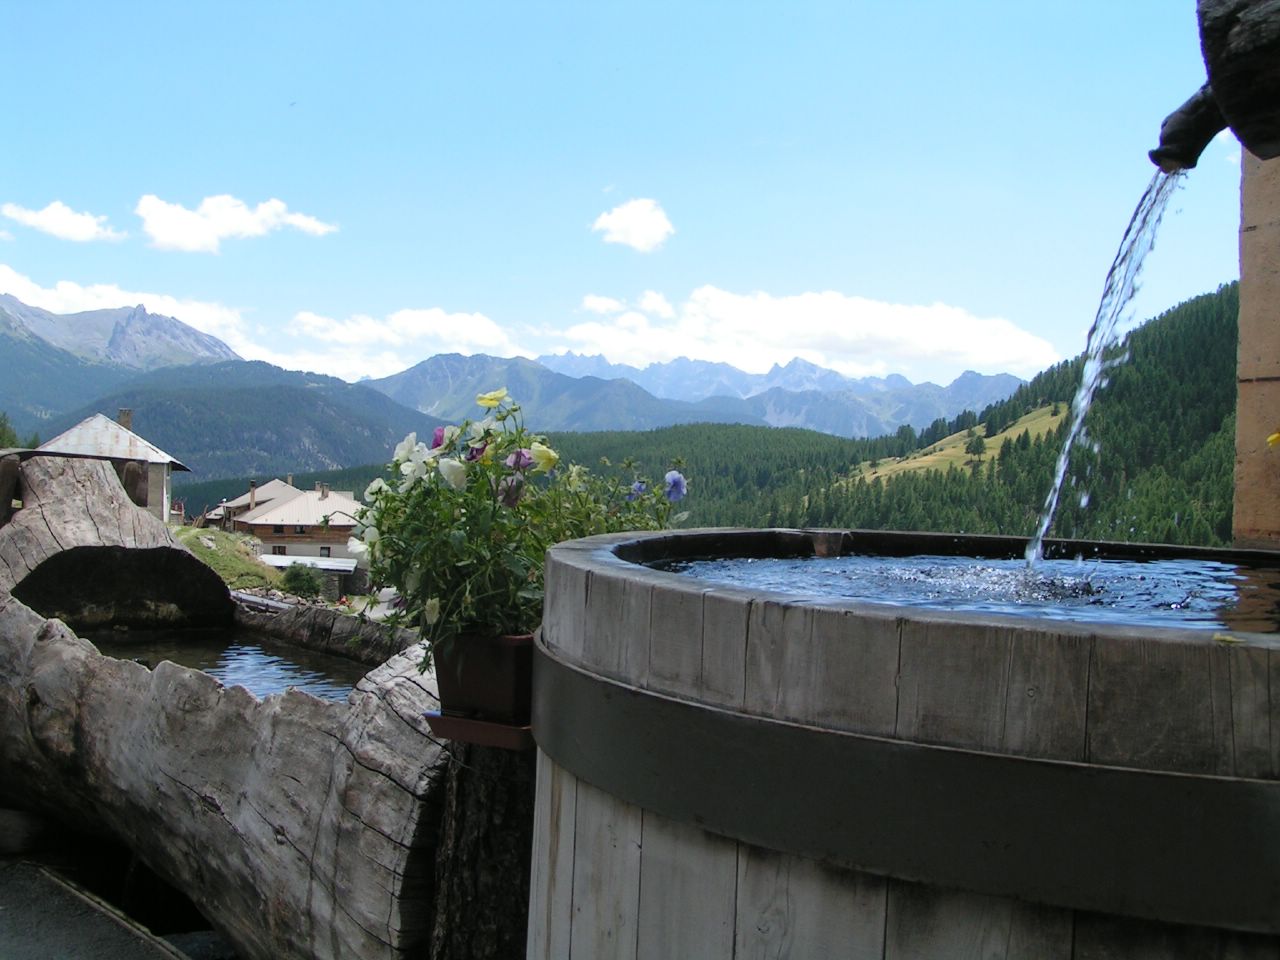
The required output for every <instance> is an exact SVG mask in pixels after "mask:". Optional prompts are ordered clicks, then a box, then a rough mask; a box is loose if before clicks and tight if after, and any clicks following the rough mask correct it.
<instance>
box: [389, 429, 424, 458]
mask: <svg viewBox="0 0 1280 960" xmlns="http://www.w3.org/2000/svg"><path fill="white" fill-rule="evenodd" d="M417 445H418V434H417V432H416V431H415V432H413V433H411V434H409V435H408V436H407V437H405V438H404V439H403V440H401V441H400V442H399V443H397V444H396V452H395V453H394V454H392V459H393V460H408V459H409V452H410V451H411V450H413V448H414V447H416V446H417Z"/></svg>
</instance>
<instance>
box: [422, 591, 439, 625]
mask: <svg viewBox="0 0 1280 960" xmlns="http://www.w3.org/2000/svg"><path fill="white" fill-rule="evenodd" d="M422 619H424V620H425V621H426V622H427V626H432V625H433V624H434V623H435V622H436V621H437V620H439V619H440V598H439V597H432V598H431V599H430V600H428V601H427V602H426V603H425V604H423V607H422Z"/></svg>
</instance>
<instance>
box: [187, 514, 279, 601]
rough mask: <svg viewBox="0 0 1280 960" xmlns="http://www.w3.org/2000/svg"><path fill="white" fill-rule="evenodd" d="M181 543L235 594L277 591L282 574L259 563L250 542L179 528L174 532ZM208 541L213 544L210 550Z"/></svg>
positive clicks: (212, 531)
mask: <svg viewBox="0 0 1280 960" xmlns="http://www.w3.org/2000/svg"><path fill="white" fill-rule="evenodd" d="M173 533H174V536H176V537H177V538H178V542H179V543H181V544H182V545H183V546H184V547H186V548H187V549H188V550H190V551H191V552H192V553H194V554H195V555H196V557H197V558H199V559H200V560H202V561H204V562H205V563H206V564H208V565H209V566H210V567H212V568H213V571H214V573H216V574H217V575H218V576H220V577H221V578H222V579H223V581H224V582H225V583H226V584H227V586H229V587H231V588H232V589H233V590H245V589H248V588H249V587H274V586H277V584H278V582H279V580H280V572H279V571H278V570H276V569H275V568H274V567H269V566H267V565H266V564H265V563H263V562H262V561H260V560H259V559H258V555H257V553H256V552H255V550H254V549H253V545H252V543H251V542H250V538H248V537H245V536H242V535H240V534H233V533H225V532H223V531H222V530H217V529H201V530H197V529H196V528H195V527H177V528H175V529H174V531H173ZM205 541H212V542H213V546H212V547H210V546H208V545H207V544H206V542H205Z"/></svg>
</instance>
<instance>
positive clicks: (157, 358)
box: [0, 293, 240, 370]
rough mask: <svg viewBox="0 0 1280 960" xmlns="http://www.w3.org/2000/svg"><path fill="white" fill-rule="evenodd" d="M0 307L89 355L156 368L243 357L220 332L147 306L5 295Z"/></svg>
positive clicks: (23, 324) (36, 331)
mask: <svg viewBox="0 0 1280 960" xmlns="http://www.w3.org/2000/svg"><path fill="white" fill-rule="evenodd" d="M0 310H2V311H4V312H5V313H6V314H8V318H9V321H10V324H11V325H12V324H14V322H16V325H17V326H18V327H20V328H22V329H25V330H26V331H28V332H29V333H30V334H32V335H33V336H35V337H37V338H39V339H40V340H43V341H44V342H45V343H48V344H50V345H52V346H54V347H57V348H58V349H60V350H65V351H66V352H67V353H70V354H72V355H74V356H77V357H80V358H81V359H83V360H90V361H93V362H96V363H109V364H118V365H120V366H122V367H129V368H131V369H134V370H154V369H155V368H157V367H173V366H181V365H184V364H190V363H207V362H216V361H219V360H239V359H240V356H239V355H238V354H237V353H236V352H235V351H234V350H232V349H231V348H230V347H228V346H227V345H226V344H225V343H223V342H222V341H221V340H219V339H218V338H217V337H213V336H210V335H209V334H207V333H201V332H200V331H199V330H197V329H196V328H195V327H192V326H188V325H187V324H185V323H183V322H182V321H181V320H177V319H175V318H174V317H166V316H163V315H161V314H157V313H148V312H147V309H146V307H144V306H142V305H141V304H139V305H138V306H136V307H115V308H113V309H109V310H86V311H83V312H80V313H53V312H51V311H49V310H44V309H42V308H40V307H32V306H28V305H27V304H25V303H23V302H22V301H21V300H19V299H18V298H17V297H14V296H12V295H11V294H7V293H3V294H0Z"/></svg>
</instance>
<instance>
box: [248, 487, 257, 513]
mask: <svg viewBox="0 0 1280 960" xmlns="http://www.w3.org/2000/svg"><path fill="white" fill-rule="evenodd" d="M257 505H258V481H257V480H250V481H249V509H250V510H252V509H253V508H254V507H256V506H257Z"/></svg>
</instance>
